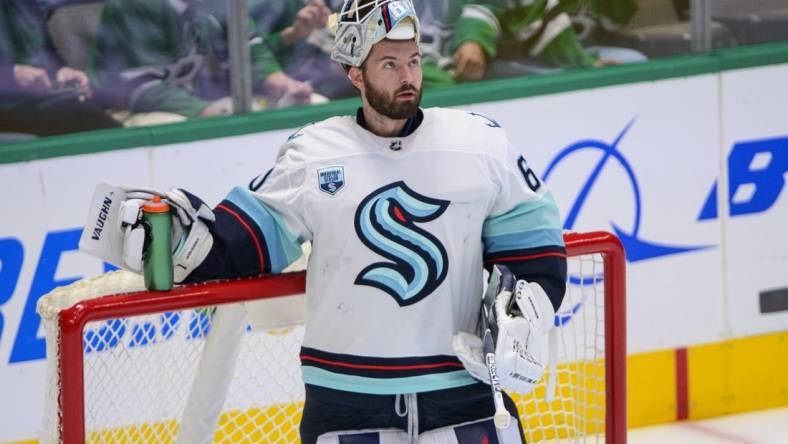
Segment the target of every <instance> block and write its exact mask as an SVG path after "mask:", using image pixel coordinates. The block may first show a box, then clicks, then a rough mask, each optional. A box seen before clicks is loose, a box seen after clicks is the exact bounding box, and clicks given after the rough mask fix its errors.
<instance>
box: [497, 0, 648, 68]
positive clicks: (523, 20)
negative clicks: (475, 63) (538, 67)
mask: <svg viewBox="0 0 788 444" xmlns="http://www.w3.org/2000/svg"><path fill="white" fill-rule="evenodd" d="M494 1H495V6H494V10H495V12H496V14H497V15H498V16H499V17H500V18H501V21H502V23H503V28H504V33H505V35H506V36H507V37H508V38H509V39H510V41H512V40H513V41H514V42H515V43H514V45H512V48H510V49H509V51H507V52H509V54H507V55H514V56H520V57H522V56H532V57H537V58H539V59H540V60H541V61H542V62H544V63H547V64H549V65H552V66H557V67H562V68H569V67H584V66H592V65H593V64H594V63H595V62H596V58H595V57H594V56H593V55H591V54H590V53H589V52H588V51H586V50H585V49H583V47H582V46H581V45H580V43H579V42H578V39H577V35H576V34H575V31H574V29H573V27H572V19H571V17H570V16H575V15H584V16H587V17H590V18H592V19H593V20H594V21H595V22H596V23H598V24H600V25H601V26H602V27H603V28H604V29H607V30H612V29H615V28H617V27H620V26H623V25H625V24H626V23H627V22H628V21H629V20H630V19H631V18H632V16H633V15H634V14H635V12H636V10H637V2H636V0H560V1H559V0H494ZM513 52H514V54H512V53H513Z"/></svg>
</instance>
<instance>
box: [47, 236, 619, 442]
mask: <svg viewBox="0 0 788 444" xmlns="http://www.w3.org/2000/svg"><path fill="white" fill-rule="evenodd" d="M564 240H565V243H566V250H567V254H568V256H580V255H587V254H601V255H602V257H603V261H604V282H605V286H604V287H605V294H604V298H605V350H606V352H605V355H606V359H605V376H606V384H605V391H606V393H605V396H606V406H605V415H606V418H605V430H606V432H605V440H606V443H607V444H625V443H626V440H627V429H626V427H627V414H626V413H627V406H626V350H627V347H626V257H625V253H624V248H623V246H622V244H621V242H620V241H619V239H618V238H617V237H616V236H614V235H613V234H611V233H607V232H602V231H598V232H588V233H567V234H565V235H564ZM305 276H306V274H305V273H304V272H299V273H291V274H283V275H277V276H261V277H255V278H246V279H236V280H232V281H219V282H210V283H205V284H196V285H185V286H180V287H176V288H174V289H173V290H171V291H168V292H147V291H145V292H135V293H128V294H120V295H112V296H106V297H101V298H96V299H91V300H87V301H82V302H79V303H77V304H75V305H73V306H72V307H70V308H67V309H65V310H63V311H62V312H61V313H60V315H59V320H58V322H59V326H60V355H59V362H58V366H59V372H60V381H68V382H67V383H63V384H62V387H61V390H60V395H59V402H60V411H61V412H62V416H61V418H60V421H61V432H62V434H61V439H62V441H63V442H64V443H66V444H72V443H84V442H85V429H84V407H85V406H84V380H83V378H84V353H83V331H84V329H85V326H86V325H87V323H88V322H93V321H105V320H109V319H114V318H119V317H130V316H140V315H146V314H153V313H160V312H165V311H177V310H185V309H190V308H194V307H196V306H202V307H205V306H214V305H222V304H228V303H238V302H245V301H253V300H259V299H265V298H274V297H281V296H289V295H294V294H301V293H304V292H305V289H306V288H305V285H306V284H305ZM262 287H265V288H266V291H265V294H261V290H260V289H261V288H262ZM230 289H231V290H232V291H229V290H230Z"/></svg>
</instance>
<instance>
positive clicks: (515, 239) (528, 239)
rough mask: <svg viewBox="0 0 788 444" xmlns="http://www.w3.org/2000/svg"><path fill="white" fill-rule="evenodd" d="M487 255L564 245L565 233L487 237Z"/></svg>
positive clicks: (526, 232) (527, 232)
mask: <svg viewBox="0 0 788 444" xmlns="http://www.w3.org/2000/svg"><path fill="white" fill-rule="evenodd" d="M483 242H484V252H485V253H486V254H493V253H499V252H502V251H512V250H527V249H531V248H540V247H549V246H559V247H562V246H563V245H564V236H563V231H562V230H560V229H550V230H534V231H525V232H521V233H517V234H505V235H501V236H487V237H484V238H483Z"/></svg>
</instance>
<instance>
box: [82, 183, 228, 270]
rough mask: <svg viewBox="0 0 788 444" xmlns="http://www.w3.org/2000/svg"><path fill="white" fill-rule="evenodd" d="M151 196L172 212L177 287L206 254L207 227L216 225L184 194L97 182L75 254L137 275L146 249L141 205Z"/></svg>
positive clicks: (209, 213) (208, 213)
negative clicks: (163, 201)
mask: <svg viewBox="0 0 788 444" xmlns="http://www.w3.org/2000/svg"><path fill="white" fill-rule="evenodd" d="M154 196H160V197H161V198H162V199H164V200H165V201H166V202H167V203H169V204H170V205H171V207H172V219H173V224H172V227H173V232H172V245H173V248H174V249H173V267H174V273H173V277H174V280H175V282H178V283H180V282H182V281H183V280H184V279H186V277H187V276H188V275H189V274H190V273H191V272H192V270H194V269H195V268H197V267H198V266H199V265H200V264H201V263H202V261H203V260H204V259H205V257H206V256H207V255H208V253H209V252H210V250H211V247H212V246H213V236H212V235H211V233H210V231H209V229H208V225H207V223H206V222H213V221H214V220H215V217H214V215H213V212H212V211H211V209H210V208H208V206H207V205H205V203H204V202H202V201H201V200H200V199H199V198H197V197H195V196H193V195H191V194H189V193H188V192H186V191H183V190H179V189H174V190H172V191H169V192H166V193H161V192H158V191H155V190H151V189H146V188H129V187H123V186H117V185H112V184H108V183H99V184H98V186H97V187H96V190H95V191H94V193H93V199H92V201H91V207H90V212H89V215H88V222H87V224H86V226H85V230H84V231H83V233H82V237H81V238H80V241H79V249H80V250H81V251H84V252H86V253H88V254H91V255H93V256H96V257H98V258H100V259H103V260H105V261H107V262H109V263H111V264H113V265H116V266H118V267H121V268H124V269H127V270H130V271H133V272H136V273H140V272H141V271H142V252H143V249H144V248H145V245H146V239H145V237H146V236H145V230H144V227H143V225H142V223H141V220H142V206H143V205H144V204H145V202H146V201H148V200H151V199H152V198H153V197H154Z"/></svg>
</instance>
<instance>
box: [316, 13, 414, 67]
mask: <svg viewBox="0 0 788 444" xmlns="http://www.w3.org/2000/svg"><path fill="white" fill-rule="evenodd" d="M335 33H336V36H335V37H334V50H333V51H332V53H331V58H332V59H333V60H334V61H336V62H339V63H341V64H343V65H350V66H356V67H359V66H361V65H362V64H363V63H364V60H366V59H367V56H368V55H369V53H370V51H371V50H372V46H373V45H375V44H376V43H378V42H380V41H381V40H383V39H386V38H388V39H391V40H416V43H419V18H418V17H416V10H415V8H414V7H413V2H412V0H347V1H346V2H345V4H344V5H343V6H342V10H341V11H340V12H339V18H338V23H337V24H336V28H335Z"/></svg>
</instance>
